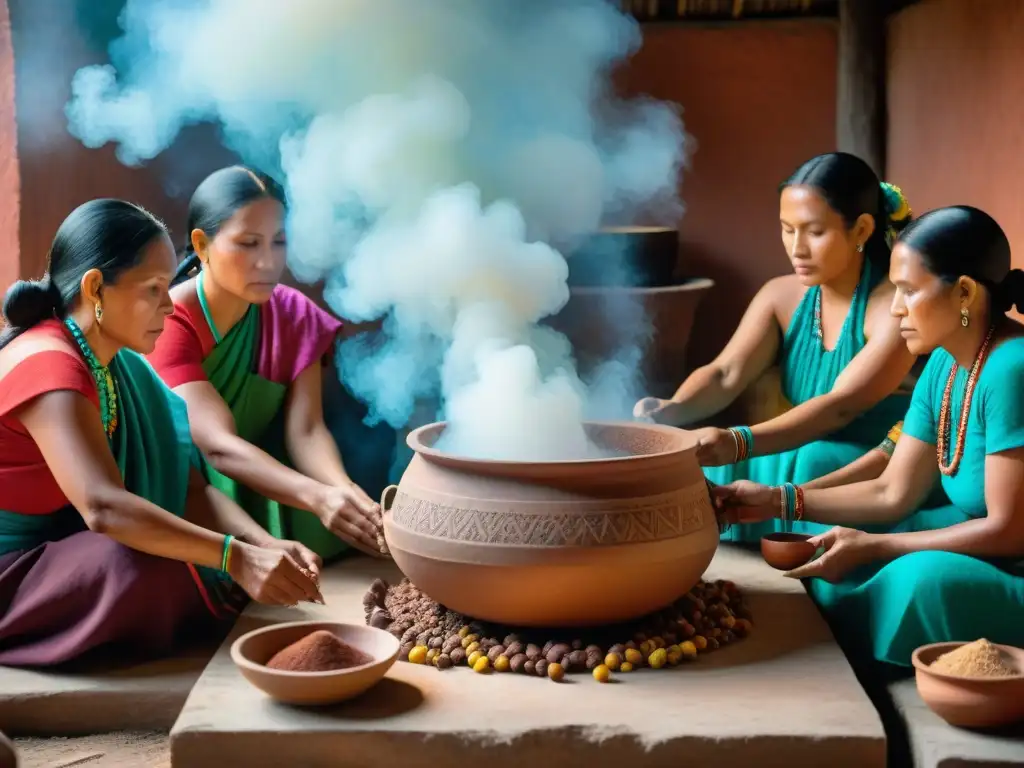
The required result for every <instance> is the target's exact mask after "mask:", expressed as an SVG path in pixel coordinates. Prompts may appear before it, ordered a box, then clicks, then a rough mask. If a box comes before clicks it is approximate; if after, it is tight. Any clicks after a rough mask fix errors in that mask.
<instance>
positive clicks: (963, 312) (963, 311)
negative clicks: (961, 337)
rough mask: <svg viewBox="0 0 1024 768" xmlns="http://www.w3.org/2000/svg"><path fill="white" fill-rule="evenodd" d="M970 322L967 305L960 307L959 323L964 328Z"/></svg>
mask: <svg viewBox="0 0 1024 768" xmlns="http://www.w3.org/2000/svg"><path fill="white" fill-rule="evenodd" d="M970 324H971V313H970V312H969V311H968V309H967V307H960V325H962V326H963V327H964V328H966V327H967V326H968V325H970Z"/></svg>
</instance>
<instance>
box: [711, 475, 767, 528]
mask: <svg viewBox="0 0 1024 768" xmlns="http://www.w3.org/2000/svg"><path fill="white" fill-rule="evenodd" d="M711 498H712V500H713V501H714V504H715V508H716V509H717V510H718V514H719V516H720V517H721V518H722V519H723V520H725V521H726V522H728V523H730V524H736V523H741V524H742V523H761V522H764V521H765V520H772V519H774V518H776V517H778V516H779V510H780V505H781V497H780V495H779V490H778V488H773V487H771V486H768V485H761V484H760V483H754V482H751V481H750V480H737V481H736V482H734V483H729V484H728V485H716V486H715V487H714V489H713V490H712V494H711Z"/></svg>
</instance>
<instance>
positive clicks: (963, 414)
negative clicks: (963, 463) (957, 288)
mask: <svg viewBox="0 0 1024 768" xmlns="http://www.w3.org/2000/svg"><path fill="white" fill-rule="evenodd" d="M995 329H996V328H995V326H992V327H991V328H989V329H988V335H986V336H985V341H983V342H982V344H981V349H979V350H978V356H977V357H976V358H974V365H972V366H971V373H970V375H969V376H968V377H967V387H966V389H965V390H964V404H963V407H962V408H961V410H960V423H959V424H958V425H957V430H956V444H955V445H954V447H953V453H952V455H950V456H949V462H948V463H947V462H946V456H947V455H948V454H949V440H950V431H951V430H952V424H951V419H950V417H949V411H950V400H951V399H952V395H953V381H954V380H955V379H956V372H957V370H958V369H959V367H960V366H959V365H958V364H957V362H956V360H954V361H953V365H952V366H950V368H949V378H948V379H947V380H946V390H945V392H943V393H942V407H941V408H940V409H939V434H938V439H937V440H936V441H935V443H936V447H935V452H936V454H937V456H938V459H939V471H940V472H941V473H942V474H944V475H955V474H956V471H957V469H958V468H959V467H960V459H962V458H963V455H964V441H965V439H966V437H967V417H968V416H969V415H970V413H971V398H972V397H973V396H974V385H975V384H977V382H978V373H979V372H980V371H981V365H982V363H983V362H984V360H985V355H986V354H987V353H988V348H989V344H990V343H991V342H992V334H993V333H994V332H995Z"/></svg>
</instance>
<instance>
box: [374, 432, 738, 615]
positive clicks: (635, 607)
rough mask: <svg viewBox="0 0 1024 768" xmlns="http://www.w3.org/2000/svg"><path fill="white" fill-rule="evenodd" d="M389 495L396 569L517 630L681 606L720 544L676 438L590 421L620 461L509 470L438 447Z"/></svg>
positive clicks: (429, 441) (691, 458) (685, 441)
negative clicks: (675, 603)
mask: <svg viewBox="0 0 1024 768" xmlns="http://www.w3.org/2000/svg"><path fill="white" fill-rule="evenodd" d="M443 430H444V423H435V424H428V425H427V426H424V427H420V428H419V429H417V430H415V431H413V432H412V433H410V434H409V437H408V443H409V446H410V447H411V448H412V449H413V451H414V456H413V458H412V460H411V462H410V463H409V466H408V468H407V469H406V471H405V474H404V475H403V476H402V479H401V482H400V484H399V485H398V486H390V487H389V488H387V489H386V490H385V491H384V496H383V499H382V505H381V506H382V507H383V509H384V535H385V538H386V539H387V543H388V547H389V548H390V551H391V554H392V556H393V557H394V559H395V562H396V563H397V564H398V567H399V568H401V570H402V572H403V573H404V574H405V575H406V576H408V577H409V579H410V580H411V581H412V582H413V583H414V584H416V585H417V586H418V587H419V588H420V589H421V590H423V591H424V592H425V593H426V594H428V595H430V596H431V597H432V598H433V599H434V600H436V601H437V602H439V603H442V604H443V605H445V606H447V607H448V608H451V609H452V610H455V611H458V612H460V613H463V614H465V615H467V616H471V617H474V618H477V619H483V620H488V621H494V622H500V623H502V624H507V625H512V626H581V625H595V624H607V623H612V622H618V621H626V620H628V619H633V618H637V617H639V616H642V615H644V614H647V613H649V612H651V611H653V610H656V609H658V608H662V607H664V606H666V605H668V604H669V603H671V602H673V601H674V600H676V599H678V598H679V597H681V596H682V595H683V594H685V593H686V592H687V591H689V589H690V588H691V587H692V586H693V585H694V584H695V583H696V582H697V581H698V580H699V579H700V577H701V576H702V575H703V573H704V571H705V569H706V568H707V567H708V564H709V563H710V562H711V558H712V557H713V556H714V553H715V549H716V548H717V546H718V524H717V521H716V518H715V514H714V510H713V508H712V506H711V501H710V498H709V496H708V490H707V484H706V482H705V480H704V475H703V474H702V473H701V470H700V467H699V466H698V465H697V461H696V457H695V450H696V444H695V441H694V440H693V438H692V437H691V435H690V434H689V433H687V432H684V431H682V430H678V429H673V428H671V427H665V426H661V425H655V424H641V423H628V422H627V423H590V424H588V425H587V430H588V433H589V434H590V437H591V439H592V440H593V441H594V442H595V443H596V444H597V445H598V446H600V447H602V448H606V449H609V450H608V453H609V454H611V455H612V456H613V457H612V458H602V459H595V460H580V461H553V462H515V461H512V462H510V461H489V460H479V459H469V458H463V457H459V456H455V455H451V454H447V453H443V452H441V451H438V450H436V449H435V448H433V447H432V446H433V445H434V443H435V442H436V440H437V438H438V436H439V435H440V434H441V433H442V431H443Z"/></svg>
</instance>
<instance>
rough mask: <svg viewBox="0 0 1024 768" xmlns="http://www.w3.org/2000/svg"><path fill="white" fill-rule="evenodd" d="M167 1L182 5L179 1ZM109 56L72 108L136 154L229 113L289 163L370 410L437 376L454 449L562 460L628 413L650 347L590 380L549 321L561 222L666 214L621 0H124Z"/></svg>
mask: <svg viewBox="0 0 1024 768" xmlns="http://www.w3.org/2000/svg"><path fill="white" fill-rule="evenodd" d="M169 6H173V8H171V7H169ZM121 24H122V28H123V29H124V31H125V34H124V36H123V37H122V38H120V39H119V40H117V41H116V42H115V43H114V44H113V46H112V47H111V61H112V66H91V67H86V68H84V69H81V70H79V71H78V72H77V73H76V75H75V77H74V81H73V84H72V99H71V102H70V103H69V104H68V106H67V115H68V119H69V123H70V130H71V131H72V133H74V135H76V136H77V137H78V138H80V139H81V141H82V142H83V143H84V144H86V145H87V146H90V147H99V146H102V145H103V144H105V143H107V142H115V143H117V145H118V150H117V151H118V156H119V158H120V159H121V160H122V161H123V162H125V163H128V164H137V163H140V162H144V161H146V160H149V159H151V158H153V157H155V156H156V155H157V154H159V153H160V152H162V151H163V150H165V149H166V148H167V147H168V146H170V144H171V143H172V142H173V141H174V140H175V138H176V137H177V135H178V133H179V132H180V131H181V130H182V128H183V127H185V126H186V125H188V124H192V123H197V122H205V121H216V122H219V123H220V124H221V126H222V128H223V132H224V139H225V142H226V143H227V144H228V146H230V147H231V148H232V149H234V150H236V151H237V152H238V153H239V154H240V155H241V156H242V157H243V159H244V160H245V161H246V162H248V163H251V164H253V165H258V166H260V167H261V168H264V169H265V170H268V171H270V172H274V173H279V174H281V175H282V176H283V179H284V182H285V187H286V189H287V192H288V196H289V205H290V213H289V222H288V227H289V267H290V269H291V271H292V272H293V274H294V275H295V276H296V277H297V278H298V279H300V280H303V281H308V282H312V281H316V280H318V279H321V278H324V279H326V281H327V292H326V298H327V301H328V302H329V304H330V305H331V306H332V307H333V308H334V309H335V310H336V311H337V312H338V313H339V314H340V315H341V316H343V317H345V318H347V319H349V320H351V321H370V320H376V319H381V318H384V334H383V337H378V338H375V339H374V338H369V337H358V338H356V339H353V340H351V341H349V342H347V343H346V344H344V345H342V347H341V350H340V355H339V361H340V362H339V365H340V367H341V371H340V372H341V374H342V377H343V380H344V381H345V382H346V383H347V384H348V386H349V387H350V388H351V389H352V390H353V391H354V392H355V393H356V394H357V395H358V396H359V397H361V398H362V399H364V400H365V401H366V402H367V403H368V404H369V406H370V411H371V412H370V418H371V419H374V420H385V421H387V422H388V423H390V424H391V425H393V426H395V427H400V426H402V425H404V424H406V423H407V422H408V421H409V419H410V416H411V414H412V413H413V411H414V409H415V408H416V406H417V403H418V402H419V401H422V399H424V398H427V399H429V398H431V397H432V396H434V395H436V394H438V393H440V395H441V397H442V403H443V411H444V417H445V418H447V419H448V421H449V424H450V426H449V429H448V430H447V431H446V433H445V440H446V445H445V446H444V447H446V448H447V449H448V450H453V451H457V452H460V453H466V454H471V455H475V456H485V457H493V458H506V459H533V460H548V459H558V458H562V459H564V458H579V457H583V456H586V455H588V454H589V453H591V452H592V451H593V450H594V449H593V447H592V446H590V445H589V444H588V441H587V439H586V436H585V434H584V432H583V429H582V426H581V422H582V420H583V419H585V418H595V417H597V418H619V417H624V416H626V415H628V413H629V411H630V408H631V405H632V402H633V400H634V396H635V394H636V392H635V387H636V386H637V385H638V382H635V381H633V377H634V376H635V371H636V361H637V359H638V354H637V349H635V348H630V349H625V350H623V353H622V355H621V357H620V359H617V360H612V361H609V362H608V364H607V365H605V366H603V367H602V368H601V370H600V371H599V372H598V374H597V375H596V378H595V379H594V380H592V381H589V382H587V383H584V382H583V381H581V379H580V377H579V376H578V375H577V373H576V369H575V365H574V361H573V357H572V350H571V347H570V345H569V343H568V341H567V340H566V339H565V337H563V336H562V335H560V334H557V333H555V332H554V331H552V330H551V329H550V328H548V327H546V326H545V325H542V324H541V323H542V321H543V320H544V319H545V318H547V317H549V316H551V315H554V314H556V313H557V312H558V311H559V310H561V309H562V307H563V306H564V305H565V303H566V301H567V300H568V298H569V291H568V288H567V285H566V279H567V274H568V269H567V264H566V260H565V258H564V257H563V256H562V254H561V253H560V252H559V250H557V249H556V248H560V247H564V246H567V245H571V244H573V243H574V242H576V241H577V239H578V238H579V237H580V236H581V235H583V234H586V233H589V232H592V231H594V230H595V229H597V228H599V226H600V225H601V224H602V223H605V222H607V221H609V220H616V221H625V222H629V221H631V220H633V219H636V218H642V220H643V223H658V222H669V223H673V222H675V221H676V220H677V219H678V218H679V216H680V215H681V213H682V208H681V204H680V201H679V200H678V198H677V195H676V188H677V182H678V174H679V171H680V169H681V167H682V166H683V164H684V160H685V152H684V149H685V142H684V134H683V129H682V124H681V122H680V120H679V117H678V114H677V112H676V111H675V110H674V109H673V108H672V107H671V106H669V105H665V104H661V103H657V102H654V101H652V100H649V99H635V100H630V101H625V100H622V99H620V98H618V97H616V96H615V95H614V94H613V92H612V89H611V83H610V75H611V69H612V68H613V67H614V65H615V64H616V63H617V62H619V61H620V60H622V59H624V58H625V57H627V56H629V55H630V54H631V53H632V52H633V51H635V49H636V48H637V47H638V46H639V44H640V34H639V27H638V26H637V24H636V23H635V22H634V21H633V20H632V19H631V18H630V17H627V16H625V15H623V14H622V13H621V12H620V11H619V10H618V9H617V8H616V7H615V5H614V4H613V3H611V2H609V1H608V0H557V2H553V1H552V0H429V1H428V2H423V0H289V2H281V0H189V1H188V2H175V3H153V2H151V0H128V3H127V6H126V8H125V11H124V13H123V15H122V18H121Z"/></svg>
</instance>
